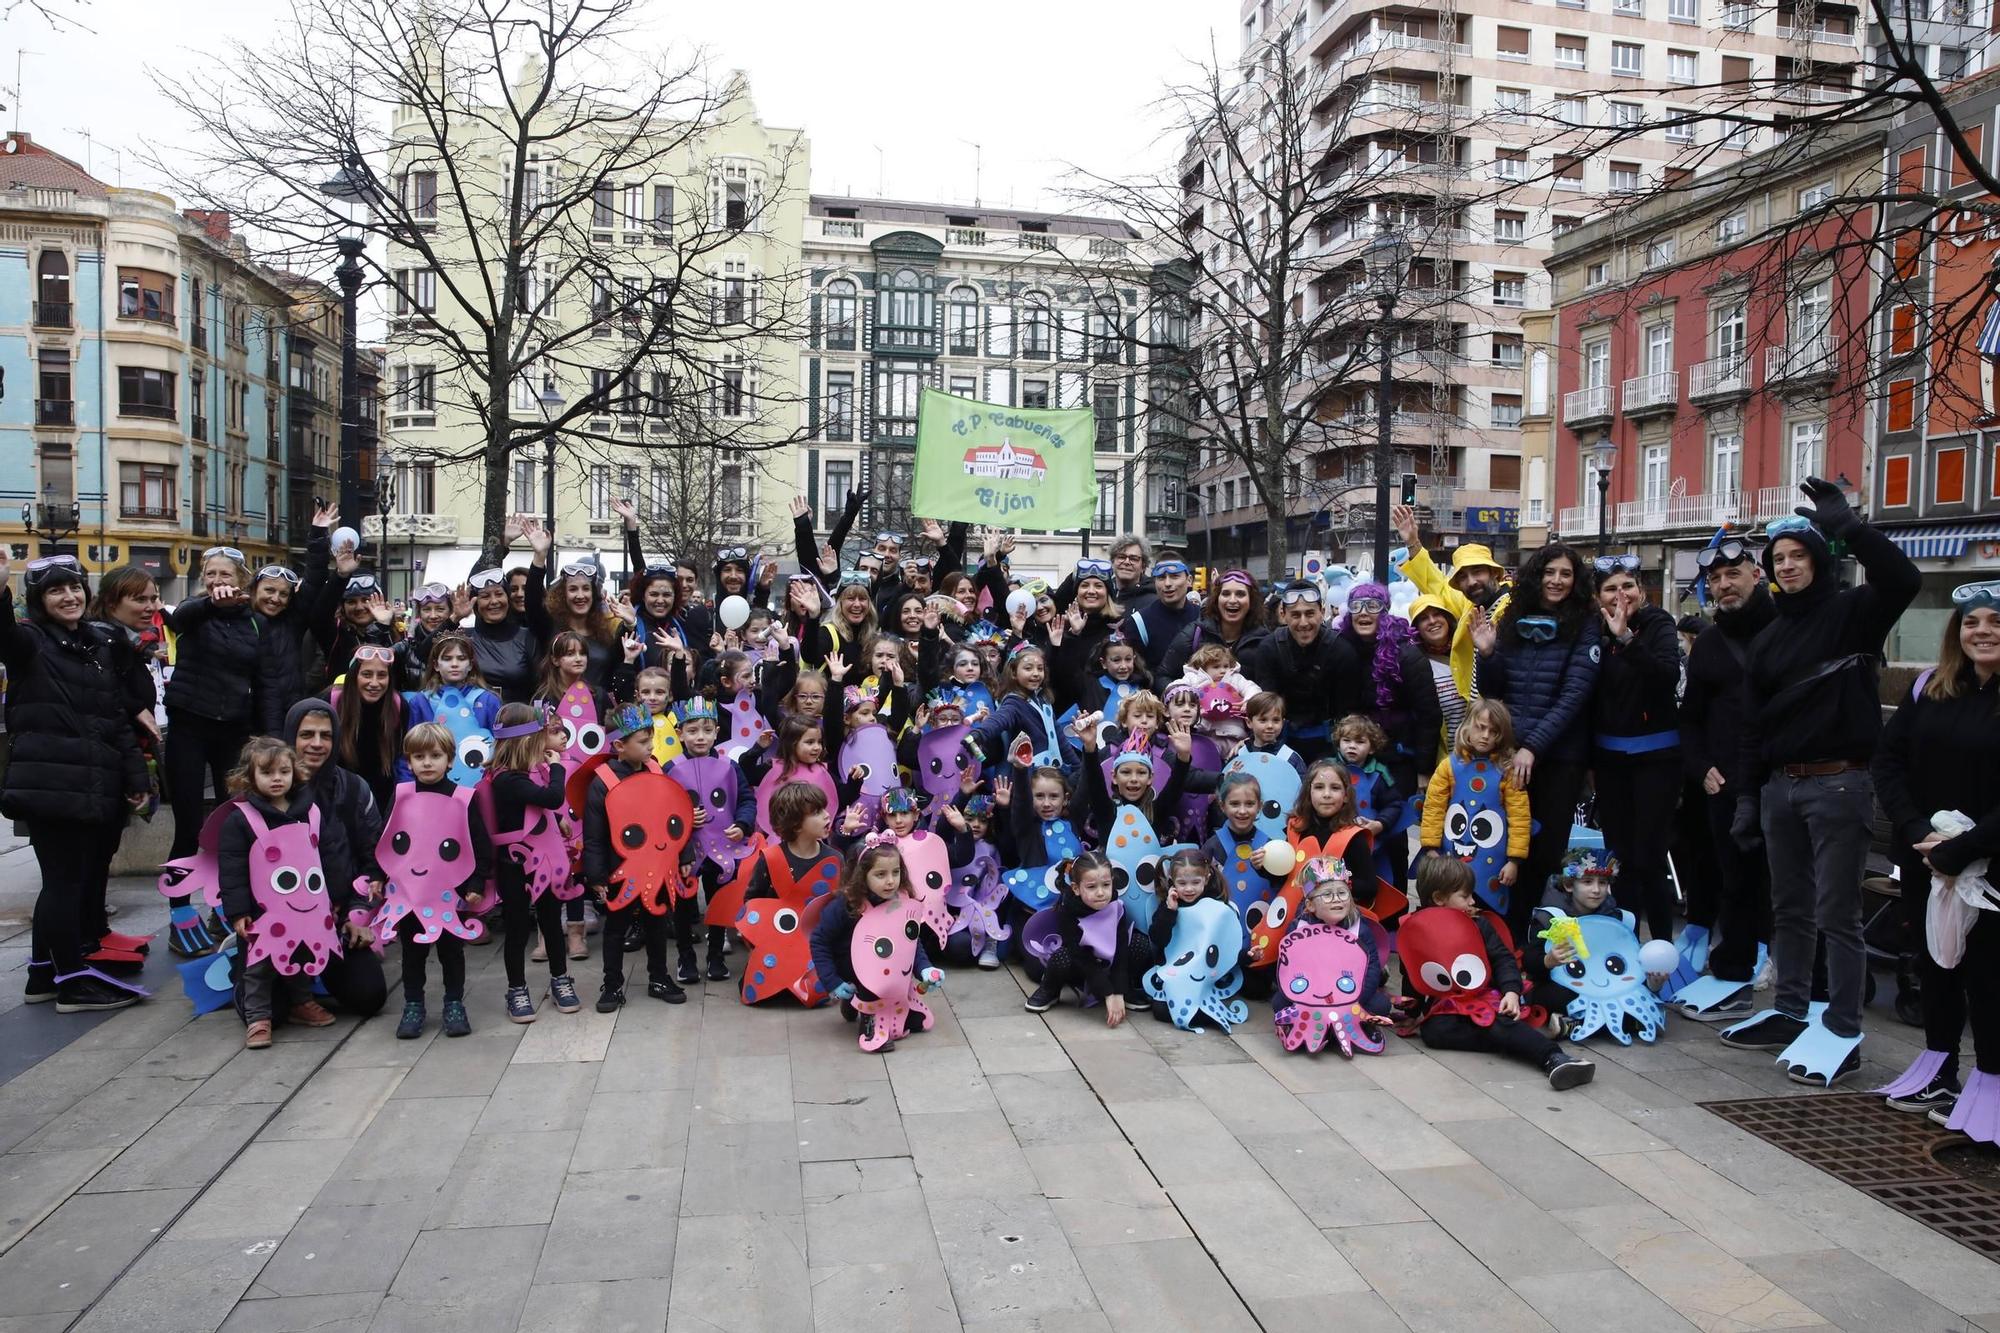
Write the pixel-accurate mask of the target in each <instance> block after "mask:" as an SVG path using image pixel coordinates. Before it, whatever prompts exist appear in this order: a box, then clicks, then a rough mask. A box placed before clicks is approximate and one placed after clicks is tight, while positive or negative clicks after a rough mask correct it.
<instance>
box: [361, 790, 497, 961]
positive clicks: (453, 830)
mask: <svg viewBox="0 0 2000 1333" xmlns="http://www.w3.org/2000/svg"><path fill="white" fill-rule="evenodd" d="M375 860H376V862H377V863H378V864H380V865H381V867H382V871H383V873H384V874H385V875H386V876H387V878H388V883H387V886H386V887H385V888H384V889H383V891H382V906H381V909H380V910H379V911H377V912H376V913H375V914H374V919H373V921H372V922H370V925H371V926H372V927H373V929H374V931H375V935H376V938H378V939H379V940H381V941H382V942H383V943H384V944H386V943H388V942H389V941H390V940H392V939H394V938H395V937H396V931H397V929H398V927H400V926H401V925H402V923H403V919H404V918H405V917H412V918H414V919H415V920H416V923H417V933H416V935H415V936H414V937H413V942H414V943H417V944H433V943H436V942H437V940H438V939H439V938H440V937H441V936H444V935H455V936H457V937H458V938H459V939H462V940H477V939H480V938H481V937H483V936H484V935H485V934H486V927H485V925H484V924H483V923H482V922H481V921H480V920H479V918H478V917H477V916H475V915H472V914H470V913H468V912H467V911H466V910H465V900H464V898H463V897H462V896H461V890H462V888H463V887H464V886H465V884H466V882H467V880H469V879H471V878H472V876H473V851H472V788H470V787H460V788H459V789H458V790H457V791H456V792H455V793H453V794H452V795H450V796H447V795H445V794H443V793H442V792H424V791H418V790H417V784H416V783H414V782H405V783H402V784H400V785H398V786H397V788H396V804H395V805H394V806H392V807H391V808H390V810H389V819H388V822H387V823H385V824H384V825H383V826H382V840H381V842H379V843H378V844H377V845H376V848H375ZM473 887H474V890H475V891H483V889H484V887H485V886H484V885H483V884H476V885H474V886H473Z"/></svg>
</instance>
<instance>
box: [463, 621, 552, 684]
mask: <svg viewBox="0 0 2000 1333" xmlns="http://www.w3.org/2000/svg"><path fill="white" fill-rule="evenodd" d="M468 633H469V634H470V635H471V637H472V657H473V660H474V661H476V662H477V663H478V664H479V674H480V675H481V676H482V677H484V678H485V681H486V684H487V687H488V688H490V689H491V690H492V691H493V692H494V693H495V694H497V695H499V696H500V698H501V699H502V701H504V702H506V703H510V704H524V703H526V702H528V700H530V699H532V698H534V696H535V686H536V684H537V678H538V676H539V674H540V665H539V664H540V662H541V657H542V650H541V646H540V644H539V643H537V641H536V639H535V632H534V631H533V630H531V629H529V628H528V626H527V624H526V623H525V622H523V621H522V619H521V618H520V617H519V616H508V617H507V618H506V619H505V620H502V621H499V622H497V623H489V622H487V621H484V620H481V619H480V618H479V617H478V616H474V617H473V618H472V627H471V629H470V630H469V631H468Z"/></svg>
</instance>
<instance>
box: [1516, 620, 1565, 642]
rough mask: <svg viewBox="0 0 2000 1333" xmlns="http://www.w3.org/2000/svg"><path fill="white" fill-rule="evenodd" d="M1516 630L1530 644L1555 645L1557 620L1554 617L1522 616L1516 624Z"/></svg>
mask: <svg viewBox="0 0 2000 1333" xmlns="http://www.w3.org/2000/svg"><path fill="white" fill-rule="evenodd" d="M1514 630H1515V632H1516V633H1517V634H1519V635H1520V636H1521V637H1522V638H1523V639H1525V640H1527V641H1528V642H1529V643H1554V642H1555V638H1556V618H1555V617H1554V616H1522V617H1521V618H1520V619H1519V620H1517V621H1515V622H1514Z"/></svg>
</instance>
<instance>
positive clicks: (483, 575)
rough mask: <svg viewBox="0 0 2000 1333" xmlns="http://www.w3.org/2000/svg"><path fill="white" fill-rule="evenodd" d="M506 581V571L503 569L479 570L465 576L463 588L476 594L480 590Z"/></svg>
mask: <svg viewBox="0 0 2000 1333" xmlns="http://www.w3.org/2000/svg"><path fill="white" fill-rule="evenodd" d="M506 581H507V571H506V570H504V569H480V570H475V571H473V573H472V574H470V575H468V576H467V578H466V580H465V586H466V587H468V588H470V589H472V590H473V591H474V592H478V591H479V590H480V589H482V588H491V587H495V586H497V585H499V584H502V583H505V582H506Z"/></svg>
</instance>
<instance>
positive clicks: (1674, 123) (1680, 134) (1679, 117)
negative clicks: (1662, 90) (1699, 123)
mask: <svg viewBox="0 0 2000 1333" xmlns="http://www.w3.org/2000/svg"><path fill="white" fill-rule="evenodd" d="M1667 114H1668V115H1670V116H1672V117H1674V119H1672V120H1670V121H1668V122H1667V127H1666V128H1665V129H1664V130H1662V131H1661V132H1660V133H1661V137H1662V138H1664V139H1665V140H1666V141H1667V142H1668V143H1682V144H1686V143H1693V142H1694V141H1695V138H1696V133H1695V122H1694V119H1693V117H1694V113H1693V112H1691V111H1688V110H1687V109H1685V108H1683V107H1675V108H1673V109H1672V110H1671V111H1669V112H1668V113H1667Z"/></svg>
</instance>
